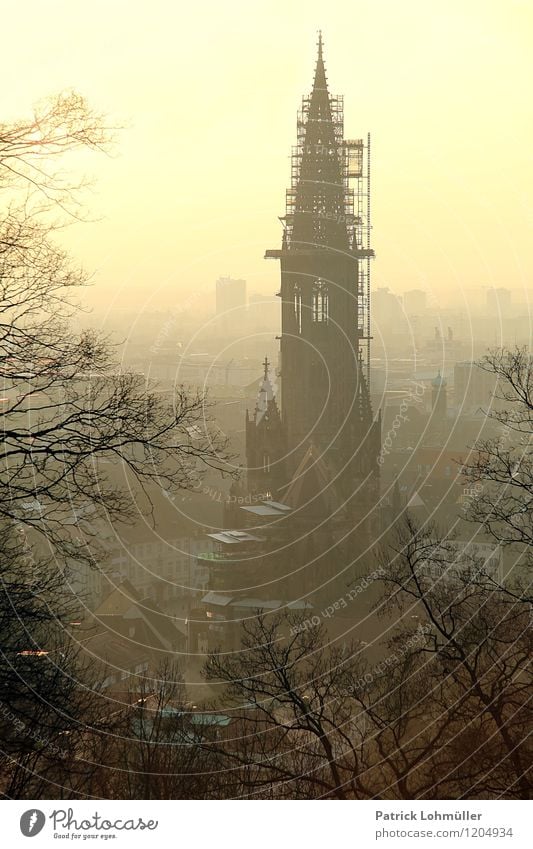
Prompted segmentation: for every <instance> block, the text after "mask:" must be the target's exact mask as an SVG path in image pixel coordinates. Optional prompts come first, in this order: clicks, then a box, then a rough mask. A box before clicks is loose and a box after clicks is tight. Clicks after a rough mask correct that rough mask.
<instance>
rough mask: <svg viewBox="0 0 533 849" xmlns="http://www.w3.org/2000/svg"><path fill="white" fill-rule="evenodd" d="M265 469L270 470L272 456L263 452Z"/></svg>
mask: <svg viewBox="0 0 533 849" xmlns="http://www.w3.org/2000/svg"><path fill="white" fill-rule="evenodd" d="M263 471H264V472H269V471H270V456H269V454H263Z"/></svg>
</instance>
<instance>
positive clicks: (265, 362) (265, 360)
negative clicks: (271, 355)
mask: <svg viewBox="0 0 533 849" xmlns="http://www.w3.org/2000/svg"><path fill="white" fill-rule="evenodd" d="M263 365H264V367H265V380H266V379H267V377H268V367H269V365H270V363H269V362H268V357H265V359H264V361H263Z"/></svg>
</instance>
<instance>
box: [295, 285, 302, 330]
mask: <svg viewBox="0 0 533 849" xmlns="http://www.w3.org/2000/svg"><path fill="white" fill-rule="evenodd" d="M294 320H295V322H296V329H297V331H298V333H301V332H302V290H301V288H300V286H298V285H296V286H295V287H294Z"/></svg>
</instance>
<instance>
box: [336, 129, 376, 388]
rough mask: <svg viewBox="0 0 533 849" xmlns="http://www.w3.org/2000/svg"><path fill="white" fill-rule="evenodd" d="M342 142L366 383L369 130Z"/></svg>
mask: <svg viewBox="0 0 533 849" xmlns="http://www.w3.org/2000/svg"><path fill="white" fill-rule="evenodd" d="M343 145H344V173H345V185H346V210H347V215H346V219H347V221H348V222H349V221H351V220H353V235H352V250H353V252H354V253H355V254H356V256H357V265H358V275H357V280H358V292H357V299H358V321H357V338H358V345H359V353H360V356H361V358H362V360H363V363H364V367H365V369H366V379H367V383H368V384H370V342H371V339H372V337H371V335H370V260H371V259H372V258H373V256H374V251H373V249H372V248H371V246H370V241H371V230H372V224H371V220H370V133H368V134H367V137H366V140H365V139H345V140H344V142H343Z"/></svg>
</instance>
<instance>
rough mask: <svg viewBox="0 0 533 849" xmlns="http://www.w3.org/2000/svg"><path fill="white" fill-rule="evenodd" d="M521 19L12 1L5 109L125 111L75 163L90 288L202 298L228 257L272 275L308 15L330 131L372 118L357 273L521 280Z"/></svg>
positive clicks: (486, 5)
mask: <svg viewBox="0 0 533 849" xmlns="http://www.w3.org/2000/svg"><path fill="white" fill-rule="evenodd" d="M532 24H533V3H531V2H528V0H524V2H518V0H447V2H445V3H444V2H442V3H430V2H427V0H398V2H395V0H349V2H333V3H324V2H323V0H322V1H321V2H301V0H269V2H242V0H228V2H224V3H221V2H218V0H217V1H216V2H214V0H207V2H206V1H205V0H204V2H200V3H180V2H171V0H150V2H147V0H141V1H140V2H134V0H128V2H125V0H112V2H110V0H105V2H104V0H91V2H90V3H89V2H84V1H83V0H75V1H74V2H73V0H48V2H46V3H42V2H40V0H26V2H25V3H21V4H10V5H9V7H8V8H7V7H6V9H5V10H4V38H3V44H2V53H1V55H0V64H1V66H2V78H3V80H4V86H3V89H4V90H3V97H2V103H3V113H4V114H3V118H4V119H10V118H12V117H15V116H17V115H21V114H24V113H26V112H27V111H28V110H29V109H30V107H31V105H32V104H33V103H34V102H35V101H36V100H38V99H39V98H42V97H44V96H46V95H47V94H50V93H55V92H57V91H59V90H61V89H63V88H66V87H72V88H75V89H77V90H79V91H80V92H81V93H83V94H84V95H86V96H87V97H88V98H89V99H90V101H91V103H92V105H93V106H94V107H95V108H98V109H102V110H105V111H106V112H107V113H108V114H109V115H110V116H111V119H112V120H113V121H114V122H115V121H118V122H122V123H123V124H126V125H127V129H125V130H124V131H123V132H122V133H121V136H120V138H119V144H118V148H117V155H116V156H115V157H114V158H113V159H105V158H98V157H92V158H91V159H90V160H88V161H87V170H88V171H89V172H90V173H91V174H92V175H94V176H95V177H96V178H97V188H96V193H95V194H94V196H92V197H90V198H88V201H89V202H90V204H91V208H92V211H93V213H94V214H95V215H96V214H98V215H101V216H102V217H103V218H102V220H101V221H99V222H98V223H95V224H91V225H81V226H77V227H76V228H74V229H72V230H71V231H70V233H69V235H68V244H69V246H70V247H71V248H72V250H73V252H74V253H75V255H76V256H77V257H78V258H79V259H80V260H82V261H83V263H84V264H85V265H86V266H87V268H90V269H94V270H95V271H96V276H95V283H94V290H93V291H92V293H91V300H92V302H93V303H94V304H96V305H97V306H99V307H100V306H105V307H106V308H108V307H112V306H120V307H125V306H134V307H135V308H138V309H146V308H152V307H153V308H157V307H160V306H161V305H165V306H172V307H177V306H179V305H180V303H181V304H183V302H184V301H185V302H187V299H189V300H188V302H190V303H198V304H200V303H202V300H203V298H204V293H206V292H209V293H211V292H212V290H213V287H214V280H215V279H216V277H217V276H219V275H221V274H222V275H225V274H228V273H229V274H231V275H232V276H236V277H245V278H247V280H248V281H249V288H250V290H252V291H254V290H255V291H261V292H264V293H273V292H275V291H276V290H277V288H278V283H279V266H278V264H277V263H275V262H273V261H268V262H267V261H265V260H264V259H263V254H264V250H265V248H273V247H277V246H278V245H279V242H280V238H281V225H280V224H279V222H278V220H277V216H278V215H281V214H283V211H284V193H285V188H286V186H288V184H289V154H290V148H291V145H292V144H293V143H294V140H295V124H296V111H297V108H298V107H299V103H300V98H301V95H302V94H303V93H304V92H307V91H309V89H310V86H311V82H312V76H313V69H314V64H315V54H316V32H317V29H318V28H321V29H322V31H323V36H324V42H325V59H326V69H327V74H328V80H329V84H330V91H332V93H343V94H344V96H345V129H346V136H347V137H357V136H359V135H362V134H364V133H366V132H367V131H370V132H371V133H372V141H373V177H374V179H373V188H374V194H373V213H374V215H373V224H374V247H375V249H376V254H377V259H376V260H375V263H374V268H373V275H374V277H373V279H374V285H376V286H377V285H388V286H390V287H391V288H392V289H393V290H395V291H398V292H401V291H403V290H405V289H409V288H415V287H416V288H425V289H427V290H428V291H430V292H432V293H434V295H435V297H436V298H437V300H438V301H439V302H440V303H442V304H444V303H446V302H449V301H450V299H451V298H452V297H453V298H455V296H456V295H458V296H459V297H460V298H467V297H470V295H469V291H470V290H472V289H475V288H479V287H481V286H492V285H497V286H501V285H504V286H508V287H510V288H512V289H514V290H520V289H522V290H524V287H527V286H528V280H529V273H530V268H531V261H532V258H533V257H532V254H533V248H532V241H533V240H532V235H533V199H532V198H533V194H532V188H533V186H532V183H533V178H532V169H531V165H530V159H531V148H532V137H533V118H532V106H531V80H532V79H533V51H532V50H531V43H532V38H533V31H532V30H533V26H532ZM6 80H9V84H8V85H6V84H5V83H6ZM191 296H192V299H193V301H191V300H190V299H191ZM195 298H197V299H198V300H197V301H195V300H194V299H195Z"/></svg>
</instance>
